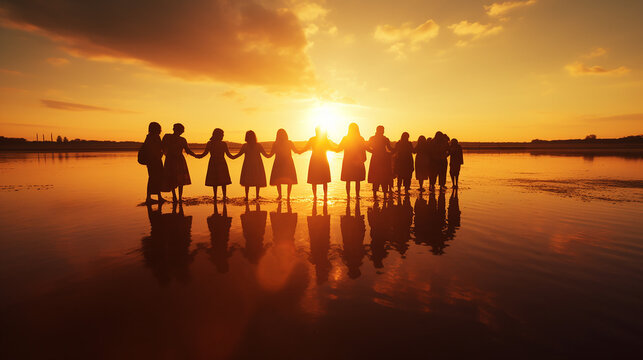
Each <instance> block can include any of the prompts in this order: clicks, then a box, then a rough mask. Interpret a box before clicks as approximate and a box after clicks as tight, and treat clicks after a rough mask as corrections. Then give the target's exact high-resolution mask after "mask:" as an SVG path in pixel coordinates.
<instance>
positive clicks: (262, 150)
mask: <svg viewBox="0 0 643 360" xmlns="http://www.w3.org/2000/svg"><path fill="white" fill-rule="evenodd" d="M258 145H259V152H261V154H262V155H263V156H265V157H266V158H270V157H272V156H273V155H274V154H275V153H273V152H272V150H271V151H270V154H268V153H267V152H266V149H264V148H263V145H261V144H258Z"/></svg>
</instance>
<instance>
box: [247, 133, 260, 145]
mask: <svg viewBox="0 0 643 360" xmlns="http://www.w3.org/2000/svg"><path fill="white" fill-rule="evenodd" d="M245 140H246V142H247V143H248V144H256V143H257V134H255V132H254V131H252V130H248V131H246V139H245Z"/></svg>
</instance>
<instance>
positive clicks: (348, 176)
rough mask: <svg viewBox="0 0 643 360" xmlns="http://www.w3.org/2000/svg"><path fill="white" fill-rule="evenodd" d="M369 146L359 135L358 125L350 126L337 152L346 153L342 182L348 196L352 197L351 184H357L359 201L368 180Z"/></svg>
mask: <svg viewBox="0 0 643 360" xmlns="http://www.w3.org/2000/svg"><path fill="white" fill-rule="evenodd" d="M367 147H368V146H367V144H366V141H365V140H364V138H363V137H362V135H360V133H359V126H357V124H356V123H351V124H350V125H348V134H347V135H346V136H344V138H343V139H342V141H341V142H340V143H339V145H338V146H337V149H336V150H337V151H338V152H339V151H342V150H343V151H344V158H343V160H342V175H341V180H342V181H345V182H346V196H347V197H348V198H349V199H350V197H351V182H355V198H357V199H359V198H360V196H359V190H360V184H361V182H362V181H364V180H365V179H366V168H365V167H364V162H366V150H367Z"/></svg>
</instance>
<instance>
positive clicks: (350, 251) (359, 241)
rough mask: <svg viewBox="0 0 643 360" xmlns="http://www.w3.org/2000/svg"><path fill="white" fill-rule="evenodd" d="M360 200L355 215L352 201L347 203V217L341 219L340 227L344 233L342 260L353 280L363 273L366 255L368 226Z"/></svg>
mask: <svg viewBox="0 0 643 360" xmlns="http://www.w3.org/2000/svg"><path fill="white" fill-rule="evenodd" d="M359 205H360V204H359V200H357V201H356V202H355V215H354V216H353V215H351V207H350V201H347V202H346V215H342V216H341V217H340V219H339V225H340V228H341V232H342V241H343V245H344V246H343V249H342V259H343V260H344V264H346V266H347V267H348V277H349V278H351V279H356V278H358V277H359V276H360V275H361V274H362V273H361V271H360V269H359V268H360V267H361V266H362V259H363V258H364V255H366V250H365V249H364V236H365V235H366V225H365V224H364V216H362V214H361V211H360V206H359Z"/></svg>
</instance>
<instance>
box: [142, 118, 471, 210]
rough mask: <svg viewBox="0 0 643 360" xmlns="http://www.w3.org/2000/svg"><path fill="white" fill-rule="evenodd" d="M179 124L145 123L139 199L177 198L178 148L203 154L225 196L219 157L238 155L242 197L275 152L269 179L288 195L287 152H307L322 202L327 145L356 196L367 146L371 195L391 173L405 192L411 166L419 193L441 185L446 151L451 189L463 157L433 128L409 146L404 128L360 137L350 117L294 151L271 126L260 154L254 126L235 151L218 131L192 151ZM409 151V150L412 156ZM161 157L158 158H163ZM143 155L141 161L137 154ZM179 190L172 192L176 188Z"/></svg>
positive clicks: (184, 178)
mask: <svg viewBox="0 0 643 360" xmlns="http://www.w3.org/2000/svg"><path fill="white" fill-rule="evenodd" d="M184 130H185V128H184V126H183V125H182V124H174V127H173V133H172V134H166V135H165V136H163V139H161V137H160V134H161V125H160V124H158V123H157V122H152V123H150V125H149V132H148V135H147V137H146V139H145V142H144V143H143V146H142V148H141V150H140V152H139V162H141V163H144V164H145V165H146V166H147V170H148V183H147V196H146V201H147V202H152V201H153V200H152V198H151V195H152V194H157V195H158V201H160V202H162V201H165V200H164V199H163V198H162V197H161V192H169V191H171V192H172V198H173V201H175V202H176V201H179V202H180V201H182V197H183V186H185V185H189V184H191V179H190V173H189V171H188V166H187V162H186V161H185V157H184V156H183V152H184V151H185V153H187V154H189V155H192V156H194V157H196V158H203V157H205V156H206V155H208V154H210V161H209V163H208V170H207V175H206V178H205V185H206V186H211V187H213V193H214V197H215V199H216V197H217V189H218V188H219V187H221V189H222V192H223V197H224V199H225V198H226V186H227V185H229V184H231V183H232V181H231V179H230V172H229V171H228V165H227V162H226V159H225V157H226V156H227V157H229V158H230V159H236V158H238V157H240V156H242V155H244V160H243V166H242V168H241V177H240V184H241V185H242V186H244V187H245V195H246V200H247V199H248V194H249V191H250V188H251V187H255V191H256V197H257V198H259V191H260V189H261V188H262V187H265V186H266V185H267V183H266V172H265V170H264V166H263V161H262V159H261V156H264V157H266V158H270V157H273V156H274V157H275V160H274V163H273V166H272V171H271V174H270V185H272V186H276V187H277V192H278V194H279V197H278V198H279V199H281V197H282V185H286V186H287V195H286V196H287V197H288V198H290V194H291V190H292V186H293V185H294V184H297V172H296V169H295V164H294V161H293V158H292V153H296V154H301V153H304V152H306V151H308V150H311V151H312V155H311V158H310V163H309V166H308V177H307V182H308V183H309V184H311V185H312V190H313V196H314V197H315V198H317V185H322V188H323V191H324V200H325V199H326V198H327V195H328V183H329V182H330V181H331V175H330V166H329V163H328V159H327V157H326V152H327V151H335V152H340V151H344V158H343V161H342V170H341V180H342V181H345V182H346V194H347V196H348V197H350V184H351V182H354V183H355V192H356V196H357V197H358V198H359V193H360V183H361V181H364V180H365V179H366V168H365V162H366V152H370V153H371V154H372V156H371V161H370V166H369V170H368V182H369V183H371V184H372V185H373V197H375V198H376V197H377V192H378V191H379V189H380V188H381V190H382V192H383V194H384V197H386V196H387V194H388V193H389V192H391V191H392V188H393V180H394V179H395V178H397V187H398V191H401V187H402V186H404V189H405V191H406V192H407V193H408V191H409V188H410V185H411V179H412V174H413V171H415V174H416V179H417V180H418V181H419V183H420V191H424V188H423V183H424V181H425V180H427V179H428V180H429V181H430V187H429V188H430V190H433V189H434V187H435V183H436V180H438V179H439V185H440V187H441V188H444V187H445V185H446V170H447V157H448V156H451V172H450V173H451V180H452V182H453V186H454V188H457V184H458V176H459V172H460V166H461V165H462V163H463V158H462V148H461V147H460V145H459V144H458V141H457V140H456V139H453V140H451V141H449V138H448V136H446V135H445V134H442V133H441V132H439V131H438V132H437V133H436V134H435V137H434V138H433V139H431V138H428V139H426V138H425V137H424V136H420V137H419V138H418V141H417V142H416V144H415V146H413V144H412V143H411V142H410V141H409V134H408V133H407V132H404V133H403V134H402V136H401V138H400V140H399V141H397V142H396V143H395V144H394V145H393V144H391V142H390V140H389V139H388V138H387V137H386V136H384V127H383V126H378V127H377V130H376V132H375V135H373V136H371V138H370V139H369V140H368V141H366V140H364V138H363V137H362V136H361V135H360V132H359V127H358V125H357V124H355V123H351V124H350V125H349V126H348V134H347V135H346V136H344V138H343V139H342V141H341V142H340V143H339V144H335V143H334V142H332V141H331V140H330V139H328V137H327V135H326V133H325V132H323V131H321V129H320V128H316V129H315V136H313V137H311V138H310V139H309V140H308V142H307V143H306V145H305V146H304V147H303V148H301V149H297V147H296V146H295V144H294V143H293V142H292V141H291V140H289V138H288V134H287V133H286V131H285V130H284V129H279V130H278V131H277V136H276V139H275V142H274V143H273V145H272V149H270V152H267V151H266V150H265V149H264V148H263V146H262V145H261V144H260V143H259V142H258V141H257V136H256V134H255V133H254V131H252V130H249V131H247V132H246V136H245V143H244V144H243V145H242V146H241V149H240V150H239V152H238V153H237V154H232V153H231V152H230V150H229V148H228V145H227V143H226V142H224V141H223V136H224V132H223V130H222V129H219V128H217V129H214V131H213V132H212V137H211V138H210V141H208V143H207V144H206V147H205V150H204V151H203V153H201V154H196V153H194V152H193V151H192V150H191V149H190V148H189V146H188V143H187V141H186V139H185V138H184V137H182V136H181V134H183V132H184ZM413 154H416V158H415V161H414V160H413ZM163 156H165V162H163V159H162V158H163ZM141 159H142V160H141ZM177 188H178V197H177V195H176V189H177Z"/></svg>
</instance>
